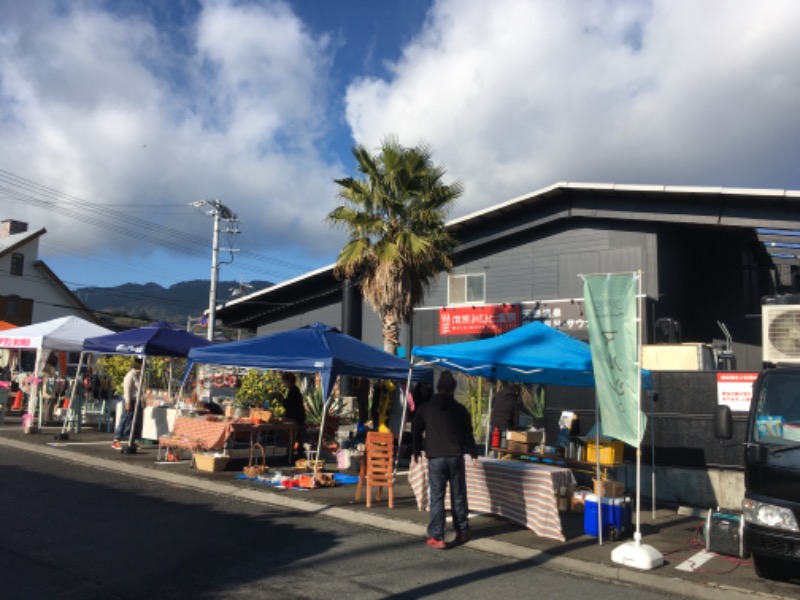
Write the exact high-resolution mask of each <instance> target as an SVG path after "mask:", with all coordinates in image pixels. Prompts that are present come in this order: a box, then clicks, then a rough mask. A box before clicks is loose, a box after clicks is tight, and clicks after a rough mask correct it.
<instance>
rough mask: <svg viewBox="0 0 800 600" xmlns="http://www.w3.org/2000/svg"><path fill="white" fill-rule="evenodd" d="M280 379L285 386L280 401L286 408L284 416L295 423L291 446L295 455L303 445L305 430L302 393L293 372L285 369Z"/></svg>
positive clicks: (304, 409)
mask: <svg viewBox="0 0 800 600" xmlns="http://www.w3.org/2000/svg"><path fill="white" fill-rule="evenodd" d="M281 380H282V381H283V385H284V386H286V397H285V398H284V399H283V402H282V404H283V408H284V409H286V412H285V413H284V417H285V418H286V419H289V420H291V421H294V423H295V426H294V448H292V452H293V454H294V455H295V457H296V456H297V455H299V454H300V449H301V448H302V447H303V434H304V432H305V430H306V407H305V403H304V402H303V394H302V393H300V388H299V387H297V377H296V376H295V374H294V373H292V372H290V371H286V372H284V373H283V374H281Z"/></svg>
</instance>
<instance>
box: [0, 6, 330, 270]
mask: <svg viewBox="0 0 800 600" xmlns="http://www.w3.org/2000/svg"><path fill="white" fill-rule="evenodd" d="M65 7H66V8H65ZM184 25H185V26H186V27H187V28H186V29H184V30H182V31H181V32H177V31H171V30H168V29H166V28H165V27H166V25H165V23H156V22H154V21H153V19H152V17H151V15H149V14H147V12H136V11H135V10H133V9H132V10H131V12H129V13H128V14H125V15H123V14H112V13H110V12H105V11H104V10H101V9H100V8H99V5H98V4H93V3H90V2H84V3H75V4H68V5H63V3H56V2H54V3H51V4H45V3H37V7H36V9H35V10H34V9H31V10H30V11H22V10H16V11H9V14H8V18H7V19H4V23H3V24H2V25H1V26H0V27H2V29H0V138H2V139H3V144H2V145H0V169H4V170H7V171H10V172H12V173H14V174H16V175H20V176H23V177H26V178H27V179H30V180H32V181H35V182H37V183H41V184H44V185H47V186H50V187H52V188H54V189H57V190H61V191H64V192H67V193H68V194H70V195H72V196H74V197H77V198H81V199H83V200H87V201H90V202H96V203H102V204H105V205H110V206H112V207H113V209H114V210H122V211H123V212H129V213H133V214H135V215H136V216H137V217H141V218H144V219H147V220H149V221H153V222H157V223H161V224H163V225H167V226H171V227H174V228H175V229H178V230H180V231H188V232H191V233H192V234H195V235H198V236H201V237H203V238H204V239H208V246H209V247H210V236H209V233H210V222H209V221H208V220H207V219H204V218H203V217H201V216H198V215H197V214H196V213H195V212H193V211H192V209H191V208H189V207H188V203H189V202H191V201H193V200H197V199H201V198H220V199H222V201H223V202H224V203H225V204H226V205H227V206H229V207H230V208H231V209H232V210H233V211H234V212H236V213H237V214H238V216H239V217H240V219H241V221H242V224H241V228H242V230H243V231H244V232H245V233H246V234H249V235H248V236H247V239H248V241H249V243H250V244H252V245H250V246H249V247H248V248H247V249H248V250H250V251H253V252H260V253H265V254H272V253H280V252H283V251H288V250H292V249H297V248H301V247H302V250H303V252H304V253H305V255H304V257H303V258H301V259H299V260H298V262H306V261H307V260H308V259H309V257H314V256H317V257H319V256H325V257H329V256H330V252H331V248H332V247H334V246H335V244H336V243H338V242H336V240H338V239H339V238H340V234H339V233H338V232H334V231H331V230H329V229H328V228H326V227H324V226H321V225H320V224H321V222H322V219H323V217H324V215H325V214H326V213H327V212H328V211H329V210H330V209H331V208H332V203H333V198H334V197H335V186H334V184H333V182H332V180H333V178H334V177H336V176H340V175H341V173H342V167H341V166H339V165H338V164H335V163H330V162H326V161H324V160H323V159H322V158H320V156H319V155H318V153H317V151H316V149H315V144H316V143H317V142H318V141H319V139H321V137H322V136H323V135H325V133H326V110H327V108H326V94H327V93H328V92H329V90H328V89H327V85H328V84H327V72H328V69H329V62H330V58H329V57H328V55H327V39H326V38H325V37H324V36H322V37H319V38H318V37H315V36H312V35H311V33H310V32H309V31H307V30H306V29H305V27H304V26H303V24H302V23H301V22H300V21H299V20H298V19H297V18H296V17H295V16H294V15H293V14H292V13H291V12H290V11H289V10H288V9H287V8H286V6H285V5H283V4H282V3H280V2H271V3H259V4H256V5H247V4H241V3H239V2H233V1H227V0H214V1H208V2H204V3H203V4H202V6H201V10H200V13H199V16H198V19H197V21H196V22H193V23H187V24H184ZM178 33H180V35H183V36H186V37H184V38H180V36H178V35H177V34H178ZM180 39H184V40H186V43H180V42H179V41H176V40H180ZM6 197H7V198H9V197H8V196H6ZM9 199H11V198H9ZM321 200H322V201H321ZM3 204H4V205H6V206H7V207H8V208H7V209H6V210H4V211H3V212H4V215H3V217H4V218H17V219H20V220H27V221H29V222H30V223H31V225H33V226H38V225H46V226H47V227H48V231H49V233H48V243H52V244H59V243H64V244H65V245H66V243H67V242H68V241H69V240H72V241H74V240H76V239H80V240H82V241H84V243H85V244H88V245H93V246H94V248H95V249H97V250H98V251H102V252H105V253H113V252H120V253H121V254H124V253H130V252H133V253H134V254H135V255H136V254H138V255H140V256H141V255H142V254H147V253H149V251H150V248H149V246H148V245H147V244H143V243H142V241H141V240H140V239H134V238H131V237H125V236H121V235H119V231H115V230H114V229H113V228H110V229H109V228H97V227H96V226H93V225H86V224H82V222H81V220H77V221H76V220H74V219H70V218H67V217H65V216H63V215H62V216H58V215H57V214H56V213H55V212H54V211H50V214H43V213H42V210H41V208H34V207H31V206H30V204H28V203H26V202H23V201H21V198H20V197H19V194H15V197H14V198H13V199H11V203H6V202H3ZM157 205H162V206H163V207H167V206H171V207H175V205H183V206H185V207H186V208H185V211H184V214H181V213H180V211H177V210H175V209H174V208H165V209H164V210H162V209H159V208H158V207H157ZM136 206H139V207H141V208H140V209H138V210H137V209H136V208H134V207H136ZM12 207H13V209H12ZM145 207H146V208H145ZM72 210H73V211H74V207H73V209H72ZM9 213H11V214H9ZM73 214H74V212H73ZM165 214H168V215H169V216H168V217H165V216H164V215H165ZM173 219H174V221H173ZM120 226H126V227H130V226H131V223H130V222H128V223H120ZM254 232H257V235H253V234H254ZM243 237H244V236H243ZM171 241H172V243H174V244H178V245H180V244H181V242H179V241H176V240H171ZM311 264H312V265H313V264H315V262H311ZM261 278H269V277H268V276H267V275H263V274H262V275H261Z"/></svg>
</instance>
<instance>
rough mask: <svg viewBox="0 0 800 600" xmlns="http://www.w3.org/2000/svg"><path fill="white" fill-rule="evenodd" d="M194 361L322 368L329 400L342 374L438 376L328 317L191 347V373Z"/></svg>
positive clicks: (307, 369)
mask: <svg viewBox="0 0 800 600" xmlns="http://www.w3.org/2000/svg"><path fill="white" fill-rule="evenodd" d="M194 363H210V364H217V365H235V366H237V367H250V368H257V369H275V370H281V371H295V372H300V373H312V372H319V374H320V377H321V378H322V390H323V393H324V398H325V402H327V401H328V400H329V399H330V395H331V391H332V390H333V385H334V383H335V382H336V378H337V377H338V376H339V375H350V376H353V377H366V378H368V379H394V380H406V379H407V380H408V381H409V382H410V381H412V380H413V381H427V382H428V383H432V382H433V370H432V369H431V368H429V367H424V366H414V365H412V364H411V363H410V362H408V361H407V360H405V359H404V358H400V357H398V356H395V355H394V354H389V353H388V352H385V351H384V350H381V349H379V348H375V347H373V346H370V345H369V344H366V343H364V342H362V341H361V340H357V339H356V338H354V337H350V336H349V335H346V334H344V333H342V332H341V331H339V330H338V329H336V328H335V327H331V326H329V325H325V324H324V323H314V324H312V325H307V326H305V327H300V328H298V329H291V330H289V331H282V332H280V333H273V334H270V335H265V336H261V337H257V338H252V339H249V340H242V341H239V342H229V343H227V344H218V345H216V346H210V347H207V348H194V349H193V350H191V351H190V352H189V363H188V364H187V365H186V374H187V376H188V374H189V370H190V369H191V368H192V366H193V364H194ZM326 413H327V411H323V422H322V423H321V424H320V431H319V441H318V443H317V456H319V450H320V448H321V446H322V432H323V429H324V426H325V422H324V419H325V416H326ZM315 465H316V463H315ZM315 471H316V466H315Z"/></svg>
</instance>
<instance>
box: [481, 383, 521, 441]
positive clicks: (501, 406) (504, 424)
mask: <svg viewBox="0 0 800 600" xmlns="http://www.w3.org/2000/svg"><path fill="white" fill-rule="evenodd" d="M520 403H521V401H520V389H519V384H518V383H512V382H510V381H504V382H503V386H502V387H501V388H500V391H499V392H497V394H495V397H494V398H492V414H491V417H490V419H489V431H490V432H492V431H494V428H495V427H497V428H498V429H500V431H506V430H508V429H513V428H515V427H516V426H517V425H518V424H519V412H520Z"/></svg>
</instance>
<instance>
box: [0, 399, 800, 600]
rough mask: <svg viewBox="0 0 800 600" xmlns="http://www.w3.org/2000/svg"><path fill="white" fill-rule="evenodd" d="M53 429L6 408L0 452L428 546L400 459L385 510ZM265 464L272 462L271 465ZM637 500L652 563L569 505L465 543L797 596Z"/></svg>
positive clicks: (237, 463) (654, 579)
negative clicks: (31, 425)
mask: <svg viewBox="0 0 800 600" xmlns="http://www.w3.org/2000/svg"><path fill="white" fill-rule="evenodd" d="M60 431H61V429H60V428H58V427H45V428H44V429H43V430H42V431H41V432H39V433H34V434H25V433H24V432H23V430H22V426H21V422H20V419H19V418H18V417H16V416H15V415H13V413H12V414H11V415H9V416H8V417H7V418H6V420H5V424H4V425H0V449H1V448H2V447H3V446H8V447H14V448H17V449H20V450H25V451H30V452H36V453H39V454H42V455H46V456H49V457H52V458H53V459H58V460H70V461H76V462H79V463H82V464H85V465H87V466H91V467H95V468H101V469H113V470H116V471H120V472H124V473H127V474H129V475H131V476H136V477H144V478H148V479H151V480H157V481H162V482H164V483H165V484H167V485H179V486H184V487H189V488H197V489H203V490H205V491H210V492H214V493H220V494H226V495H232V496H239V497H242V498H246V499H247V500H249V501H255V502H261V503H264V504H267V505H272V506H283V507H287V508H291V509H292V510H302V511H307V512H308V513H313V514H317V515H324V516H327V517H330V518H335V519H339V520H343V521H347V522H352V523H355V524H359V525H363V526H369V527H374V528H377V529H382V530H386V531H389V532H398V533H403V534H411V535H418V536H419V538H420V549H421V551H430V552H436V550H431V549H428V548H423V546H424V541H425V537H426V534H425V528H426V525H427V513H425V512H421V511H419V510H417V506H416V501H415V499H414V495H413V493H412V491H411V488H410V486H409V485H408V479H407V477H406V476H405V474H404V471H403V469H402V466H401V469H400V471H399V473H398V479H397V481H396V484H395V494H394V507H393V508H391V509H390V508H389V507H388V502H387V498H386V496H387V494H385V493H384V497H383V499H382V500H380V501H378V500H375V498H374V496H373V501H372V506H371V507H370V508H367V507H366V502H365V498H364V497H363V496H362V498H361V500H360V501H356V499H355V492H356V486H355V485H338V486H335V487H325V488H317V489H313V490H302V489H281V488H278V487H276V486H273V485H269V484H264V483H260V482H255V481H251V480H247V479H241V478H239V477H237V476H238V475H240V474H241V473H242V467H243V466H244V465H245V464H246V458H241V459H238V460H232V461H231V462H230V463H229V464H228V465H227V468H226V470H224V471H221V472H215V473H209V472H204V471H200V470H198V469H196V468H193V467H191V466H190V461H189V460H183V461H180V462H157V461H156V455H157V446H156V445H147V444H142V445H140V446H139V448H138V451H137V452H136V453H135V454H123V453H121V452H120V451H119V450H114V449H112V448H111V441H112V437H113V436H112V434H111V433H109V432H101V431H97V430H96V429H94V428H90V427H84V428H83V429H82V431H81V432H80V433H70V434H69V436H68V439H65V440H58V439H56V436H57V435H58V434H59V433H60ZM268 462H269V460H268ZM271 466H272V465H271ZM274 466H276V467H277V468H280V465H279V464H275V465H274ZM335 467H336V465H335V463H334V462H327V463H326V470H328V471H333V472H336V469H335ZM349 474H351V475H352V474H353V473H352V472H350V473H349ZM645 504H646V507H645ZM643 507H645V508H646V509H645V508H643V510H642V511H641V513H640V532H641V534H642V544H645V545H647V546H650V547H652V548H653V549H655V550H656V551H658V552H659V553H660V554H661V555H663V557H664V565H662V566H660V567H657V568H655V569H652V570H640V569H635V568H632V567H628V566H622V565H619V564H617V563H615V562H614V561H612V559H611V554H612V551H613V550H614V548H616V547H617V546H619V545H620V544H623V543H630V542H631V538H630V537H627V538H625V539H622V540H619V541H615V542H609V541H604V543H603V544H602V545H600V544H599V543H598V539H597V538H596V537H593V536H589V535H586V534H585V533H584V515H583V514H582V513H578V512H571V511H562V512H561V513H560V516H561V522H562V529H563V531H564V535H565V537H566V540H565V541H564V542H561V541H557V540H550V539H546V538H541V537H539V536H537V535H536V534H535V533H534V532H532V531H531V530H529V529H527V528H524V527H522V526H520V525H517V524H515V523H512V522H510V521H508V520H506V519H503V518H500V517H497V516H492V515H474V516H472V517H471V520H470V525H471V528H472V532H473V539H472V541H470V542H469V545H470V547H471V548H473V549H475V550H479V551H483V552H487V553H494V554H498V555H502V556H506V557H511V558H517V559H520V560H528V561H532V562H534V563H535V564H540V565H542V566H546V567H548V568H552V569H556V570H559V571H566V572H571V573H576V574H579V575H582V576H588V577H593V578H597V579H602V580H609V581H620V582H625V583H628V584H632V585H635V586H641V587H646V588H648V589H652V590H662V591H664V592H669V593H671V594H679V595H684V596H687V597H694V598H710V599H722V598H725V600H738V599H740V598H741V599H745V598H748V599H750V600H752V598H753V597H755V598H765V599H777V598H780V599H788V598H798V597H800V581H797V582H794V583H787V582H773V581H767V580H763V579H760V578H758V577H757V576H756V574H755V572H754V571H753V567H752V563H751V562H750V561H749V560H748V559H747V558H738V557H735V556H727V555H724V554H718V553H713V552H707V551H706V550H705V542H704V534H703V527H704V524H705V519H706V515H707V512H708V508H702V507H700V508H692V507H670V506H660V507H657V509H656V511H655V514H653V512H652V510H651V508H650V502H649V500H648V501H647V502H646V503H644V502H643ZM634 528H635V527H634ZM452 538H453V533H452V531H448V535H447V539H448V540H450V539H452Z"/></svg>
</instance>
